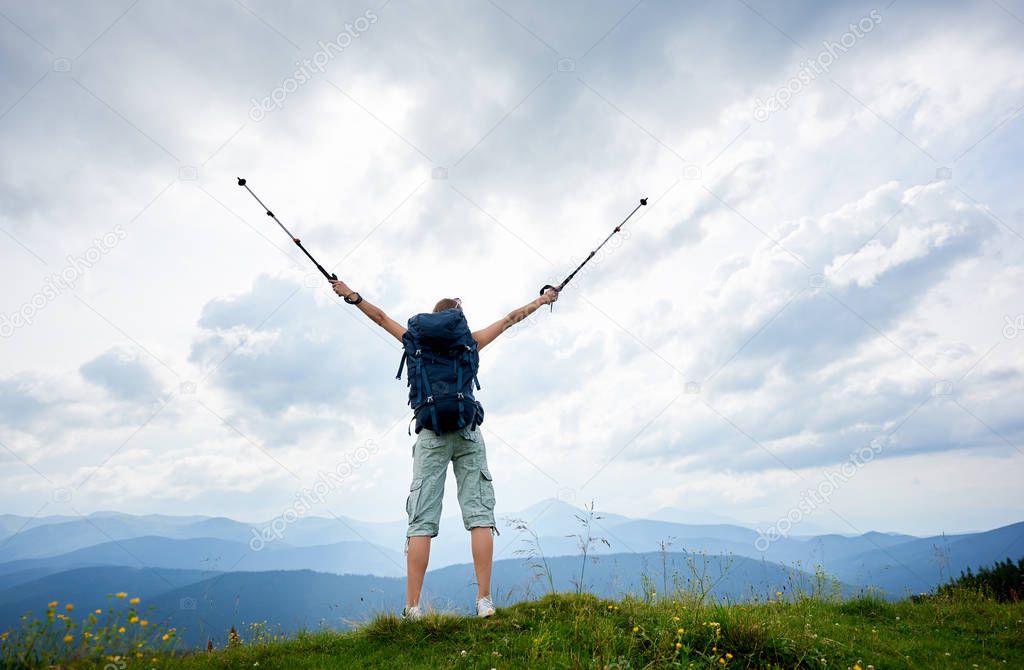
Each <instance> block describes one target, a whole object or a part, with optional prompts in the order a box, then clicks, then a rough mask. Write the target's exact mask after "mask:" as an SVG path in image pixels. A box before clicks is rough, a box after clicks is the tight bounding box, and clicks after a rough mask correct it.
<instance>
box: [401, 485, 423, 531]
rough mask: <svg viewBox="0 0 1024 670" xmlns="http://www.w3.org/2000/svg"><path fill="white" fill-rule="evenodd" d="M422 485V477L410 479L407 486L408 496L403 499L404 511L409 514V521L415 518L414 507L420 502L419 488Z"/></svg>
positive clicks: (415, 510)
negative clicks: (410, 482) (409, 483)
mask: <svg viewBox="0 0 1024 670" xmlns="http://www.w3.org/2000/svg"><path fill="white" fill-rule="evenodd" d="M422 487H423V479H422V478H417V479H414V480H412V485H410V486H409V497H408V498H406V499H405V513H406V514H408V515H409V523H412V522H413V521H415V520H416V512H417V509H416V508H417V506H418V505H419V502H420V489H421V488H422Z"/></svg>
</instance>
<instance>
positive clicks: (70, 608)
mask: <svg viewBox="0 0 1024 670" xmlns="http://www.w3.org/2000/svg"><path fill="white" fill-rule="evenodd" d="M64 609H66V610H67V611H68V612H70V611H72V610H74V609H75V606H74V605H72V604H71V603H68V604H67V605H65V606H64Z"/></svg>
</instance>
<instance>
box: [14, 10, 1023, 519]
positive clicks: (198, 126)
mask: <svg viewBox="0 0 1024 670" xmlns="http://www.w3.org/2000/svg"><path fill="white" fill-rule="evenodd" d="M0 57H2V60H3V67H2V69H0V147H2V150H0V233H2V234H0V265H2V268H3V270H2V272H3V286H4V291H3V292H2V294H0V331H2V332H0V335H2V336H3V337H2V339H0V347H2V351H3V356H2V357H0V366H2V368H0V511H3V512H12V513H19V514H26V515H35V514H39V515H45V514H85V513H89V512H92V511H95V510H104V509H117V510H122V511H128V512H165V513H202V514H220V515H227V516H233V517H236V518H241V519H245V520H258V519H265V518H270V517H273V516H276V515H278V514H280V513H281V511H282V510H283V509H286V508H287V507H288V506H290V505H291V504H293V502H294V500H295V498H296V496H297V495H298V494H300V493H301V491H302V490H303V489H304V488H306V487H309V486H311V485H312V484H313V483H314V482H315V481H316V480H317V478H318V477H319V476H321V475H322V473H325V472H332V471H333V472H338V471H343V472H344V473H345V478H344V482H343V484H342V485H341V486H339V487H337V488H336V489H335V490H333V491H332V492H331V494H330V496H329V497H328V499H327V500H326V502H325V503H324V509H323V510H322V511H318V513H323V514H345V515H349V516H354V517H358V518H363V519H368V520H392V519H397V518H401V517H402V515H403V513H404V501H405V495H406V491H407V489H408V480H409V477H410V472H411V465H412V464H411V459H410V446H411V443H412V439H411V438H409V437H408V435H407V434H406V424H407V421H408V418H409V416H410V413H409V412H408V409H407V408H406V407H405V406H404V400H405V384H404V382H398V381H395V379H394V373H395V371H396V369H397V366H398V359H399V357H400V349H399V345H398V344H397V343H396V342H395V341H394V340H389V338H388V337H387V336H386V335H385V334H384V333H383V332H382V331H379V330H377V329H375V327H374V326H373V325H372V324H371V323H370V322H369V321H368V320H366V319H365V318H364V317H362V315H360V314H359V313H358V312H357V311H355V310H354V309H352V308H350V307H348V306H346V305H344V304H342V303H341V302H340V301H339V300H337V299H336V298H335V297H334V296H333V294H332V293H330V291H329V287H328V286H327V285H326V284H325V283H324V282H323V281H322V280H321V279H320V278H319V277H318V275H317V274H315V272H311V270H312V266H310V265H309V264H308V263H307V262H306V259H305V258H304V257H302V256H301V254H300V253H299V252H298V250H296V249H295V248H294V246H293V245H291V243H290V242H289V241H288V239H287V238H286V237H285V236H284V235H283V233H282V232H281V231H280V230H278V229H277V228H276V226H274V225H273V222H272V221H270V220H269V219H268V218H267V217H266V216H264V215H263V212H262V210H261V209H260V208H259V207H258V205H257V204H256V203H255V202H254V201H253V200H252V199H251V198H250V196H249V195H248V194H247V193H245V191H244V190H242V189H240V188H238V186H237V185H236V183H235V177H237V176H244V177H247V178H248V180H249V183H250V185H251V186H252V187H253V188H254V190H255V191H256V192H257V193H258V194H259V195H260V196H261V198H263V199H264V201H266V202H267V203H268V204H269V205H270V206H271V207H272V208H273V209H274V210H275V212H276V213H277V214H278V216H279V217H280V218H281V219H282V220H283V221H284V222H285V224H286V225H288V226H289V227H291V228H292V230H293V231H295V232H296V234H298V235H300V237H302V238H303V240H304V242H305V243H306V244H307V246H308V247H309V248H310V249H311V250H312V251H313V253H314V254H315V255H317V256H318V257H319V258H321V259H322V261H323V262H324V264H325V265H328V266H329V267H330V268H331V269H333V270H335V271H336V272H337V273H338V274H339V275H340V276H341V278H343V279H344V280H346V281H347V282H348V283H349V284H350V285H352V286H353V287H354V288H355V289H357V290H359V291H360V292H361V293H362V294H363V295H364V296H365V297H366V298H367V299H369V300H371V301H373V302H374V303H377V304H379V305H380V306H382V307H383V308H384V309H385V310H386V311H387V312H388V313H389V314H391V315H392V316H393V317H395V318H396V319H397V320H399V321H404V320H405V319H406V318H408V317H409V316H410V315H412V314H414V313H416V312H418V311H424V310H427V309H429V308H430V307H431V306H432V305H433V303H434V302H435V301H436V300H437V299H439V298H441V297H445V296H453V297H454V296H458V297H461V298H462V299H463V301H464V305H465V309H466V312H467V316H468V318H469V320H470V325H471V326H473V327H483V326H485V325H487V324H489V323H490V322H492V321H494V320H496V319H498V318H500V317H502V316H503V315H504V314H505V313H507V312H508V311H509V310H511V309H513V308H515V307H518V306H519V305H521V304H523V303H525V302H527V301H529V300H531V299H532V298H533V297H534V296H535V295H536V292H537V289H538V287H539V286H541V285H542V284H545V283H556V282H557V280H559V279H561V277H563V276H564V275H565V273H567V272H568V271H569V270H570V269H571V268H572V267H573V266H574V265H575V264H576V263H577V262H579V260H581V258H582V256H583V255H585V254H586V252H588V251H589V250H590V249H591V248H592V247H593V246H594V245H596V244H597V243H598V242H599V241H600V240H601V239H603V237H604V236H605V235H606V234H607V232H609V230H610V229H611V227H612V226H614V225H615V224H616V223H617V222H618V221H619V220H620V219H621V218H622V217H623V216H625V214H627V213H628V212H629V211H630V210H631V209H632V208H633V207H634V206H635V204H636V203H637V201H638V199H639V198H640V197H641V196H647V197H649V198H650V204H649V206H648V207H646V208H645V209H643V210H641V211H640V212H638V214H637V216H636V217H634V219H633V220H631V221H630V224H629V226H628V227H627V228H626V229H625V231H624V233H623V234H622V235H621V236H619V237H617V238H616V239H615V240H614V241H613V242H612V243H610V244H609V245H608V247H606V249H605V250H604V251H603V252H602V253H601V255H600V256H598V258H597V259H596V260H595V261H594V262H593V263H592V264H591V265H590V266H588V267H587V269H586V271H585V272H583V273H581V274H580V276H579V277H578V278H577V280H576V281H575V282H574V283H573V284H572V285H570V287H569V289H567V290H566V291H565V293H564V294H563V296H562V298H561V300H560V301H559V303H558V304H557V306H556V307H555V309H554V311H552V312H549V311H548V310H546V309H544V310H542V311H539V312H537V313H536V314H535V315H534V316H533V317H532V318H531V319H530V320H529V321H528V322H526V323H525V324H523V325H522V326H521V327H519V328H517V329H516V330H515V331H514V332H512V333H509V334H507V335H506V336H504V337H503V338H501V339H499V340H498V341H497V343H496V344H494V345H492V346H491V347H489V348H488V349H487V350H485V352H484V355H483V363H482V370H481V382H482V384H483V390H482V391H481V392H480V393H479V398H480V399H481V400H482V401H483V403H484V405H485V406H486V408H487V419H486V423H485V424H484V427H483V428H484V435H485V438H486V441H487V445H488V455H489V460H490V465H491V469H492V471H493V473H494V475H495V484H496V489H497V492H498V497H499V508H500V509H504V510H516V509H521V508H524V507H526V506H528V505H531V504H533V503H536V502H538V501H540V500H543V499H546V498H551V497H560V498H562V499H563V500H567V501H570V502H575V503H576V504H582V503H584V502H586V501H589V500H591V499H594V500H596V501H597V504H598V507H599V508H602V509H607V510H611V511H615V512H618V513H622V514H629V515H643V514H648V513H652V512H654V511H655V510H658V509H660V508H664V507H673V508H678V509H679V510H683V512H681V513H680V514H684V515H685V518H686V519H687V520H691V521H695V520H700V519H707V520H718V519H721V518H729V519H735V520H739V521H743V522H750V523H755V522H757V523H766V522H773V521H775V520H777V519H780V518H782V517H785V516H787V515H790V516H791V518H792V517H793V516H794V510H800V512H799V514H798V516H799V517H800V519H801V522H802V523H803V529H804V530H806V531H810V530H812V529H820V528H827V529H832V530H836V531H840V532H847V533H854V532H860V531H866V530H869V529H879V530H901V531H909V532H914V533H930V532H940V531H946V532H956V531H962V530H967V529H983V528H991V527H995V526H999V525H1004V524H1007V523H1011V522H1014V521H1019V520H1021V519H1022V518H1024V493H1022V489H1021V487H1020V481H1021V480H1022V476H1024V413H1022V411H1021V409H1020V408H1021V397H1022V390H1024V377H1022V373H1024V357H1022V355H1021V354H1022V347H1024V300H1022V295H1024V294H1022V292H1021V290H1020V287H1021V285H1022V282H1024V189H1021V186H1020V185H1021V180H1022V177H1024V164H1022V161H1021V158H1020V157H1021V155H1022V152H1024V121H1022V120H1021V116H1022V113H1024V107H1022V106H1024V3H1022V2H1011V1H1010V0H998V1H996V0H978V1H977V2H973V3H961V2H939V3H936V2H913V1H910V0H895V1H894V2H889V1H888V0H884V1H883V2H882V3H880V4H870V3H866V2H850V3H845V4H840V3H828V5H827V6H824V5H823V3H817V2H810V1H808V2H791V3H769V2H762V1H759V0H728V1H725V2H721V3H713V4H709V3H692V2H673V1H669V0H663V1H656V0H641V1H640V2H634V1H633V0H628V1H627V2H560V3H548V2H543V1H541V0H537V1H536V2H512V1H511V0H495V1H493V2H484V1H480V2H468V1H465V2H440V3H439V2H426V1H423V2H405V1H403V0H391V1H390V2H376V1H375V2H372V3H370V4H363V3H360V2H329V3H328V2H322V3H279V2H270V1H264V0H237V1H230V0H224V1H222V2H185V3H170V4H169V3H158V2H154V1H153V0H135V1H134V2H127V1H121V2H90V3H78V2H76V3H70V2H68V3H26V2H10V1H5V2H2V3H0ZM1015 407H1016V408H1017V409H1014V408H1015ZM451 485H452V486H451V488H453V487H454V482H451ZM808 491H814V492H817V498H816V502H814V503H813V505H811V507H812V508H813V509H810V508H808V505H807V502H806V501H807V500H808V497H809V494H808ZM451 494H453V491H449V501H450V503H453V502H454V496H453V495H451ZM801 505H803V509H801ZM452 509H454V508H452ZM794 532H800V526H799V525H798V527H797V529H796V530H794Z"/></svg>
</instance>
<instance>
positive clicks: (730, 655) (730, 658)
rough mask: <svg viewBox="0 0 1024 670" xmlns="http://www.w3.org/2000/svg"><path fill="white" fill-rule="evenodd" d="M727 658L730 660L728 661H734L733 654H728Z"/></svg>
mask: <svg viewBox="0 0 1024 670" xmlns="http://www.w3.org/2000/svg"><path fill="white" fill-rule="evenodd" d="M725 657H726V658H728V659H729V660H730V661H731V660H732V654H728V653H727V654H726V655H725Z"/></svg>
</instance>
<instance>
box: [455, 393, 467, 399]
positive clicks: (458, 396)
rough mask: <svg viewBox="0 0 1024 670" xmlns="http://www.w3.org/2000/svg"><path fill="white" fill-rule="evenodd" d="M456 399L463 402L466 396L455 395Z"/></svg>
mask: <svg viewBox="0 0 1024 670" xmlns="http://www.w3.org/2000/svg"><path fill="white" fill-rule="evenodd" d="M455 397H456V398H458V399H459V400H462V399H464V398H465V397H466V396H464V395H462V394H461V393H456V394H455Z"/></svg>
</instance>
